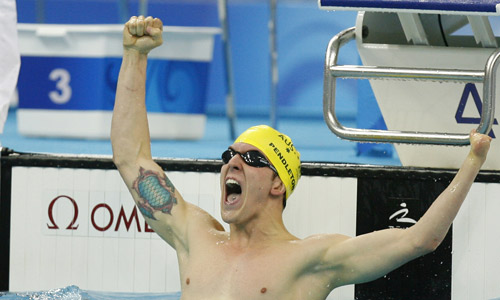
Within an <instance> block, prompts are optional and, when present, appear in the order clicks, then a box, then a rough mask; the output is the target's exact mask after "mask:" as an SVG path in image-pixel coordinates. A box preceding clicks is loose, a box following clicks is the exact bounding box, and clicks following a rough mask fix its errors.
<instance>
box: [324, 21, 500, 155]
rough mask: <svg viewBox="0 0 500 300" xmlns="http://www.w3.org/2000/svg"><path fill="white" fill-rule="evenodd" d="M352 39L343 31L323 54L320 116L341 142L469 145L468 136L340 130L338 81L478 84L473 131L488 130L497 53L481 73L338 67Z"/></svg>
mask: <svg viewBox="0 0 500 300" xmlns="http://www.w3.org/2000/svg"><path fill="white" fill-rule="evenodd" d="M354 38H355V28H354V27H353V28H349V29H346V30H344V31H342V32H340V33H339V34H337V35H336V36H334V37H333V38H332V39H331V40H330V43H329V44H328V48H327V51H326V59H325V69H324V86H323V116H324V118H325V122H326V124H327V125H328V127H329V128H330V130H331V131H332V132H333V133H335V134H336V135H337V136H339V137H340V138H343V139H347V140H352V141H358V142H373V143H406V144H433V145H456V146H463V145H468V144H469V134H451V133H437V132H419V131H397V130H373V129H358V128H349V127H344V126H343V125H342V124H341V123H340V122H339V120H338V119H337V116H336V115H335V88H336V80H337V78H339V77H342V78H358V79H359V78H372V79H376V78H388V79H406V80H408V79H409V80H429V81H455V82H482V83H483V108H482V113H481V121H480V123H479V126H478V127H477V131H478V132H480V133H483V134H485V133H487V132H489V131H490V130H491V127H492V125H493V122H494V119H495V118H494V114H495V101H494V99H493V97H494V96H495V91H496V84H495V79H496V70H497V68H498V65H499V63H500V60H499V58H500V49H498V50H497V51H495V52H494V53H493V54H491V56H490V57H489V59H488V61H487V63H486V67H485V69H484V71H467V70H446V69H418V68H396V67H365V66H339V65H337V58H338V52H339V49H340V48H341V47H342V46H343V45H345V44H346V43H348V42H349V41H351V40H353V39H354Z"/></svg>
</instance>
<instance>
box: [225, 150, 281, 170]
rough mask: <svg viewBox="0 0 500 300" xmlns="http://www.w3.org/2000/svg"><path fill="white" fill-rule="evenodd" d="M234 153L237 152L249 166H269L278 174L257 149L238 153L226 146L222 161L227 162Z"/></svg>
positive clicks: (236, 152)
mask: <svg viewBox="0 0 500 300" xmlns="http://www.w3.org/2000/svg"><path fill="white" fill-rule="evenodd" d="M236 154H239V155H240V156H241V158H242V159H243V161H244V162H245V163H246V164H247V165H249V166H251V167H256V168H263V167H269V168H270V169H271V170H273V171H274V173H276V174H278V171H276V168H275V167H274V166H273V165H272V164H271V163H270V162H269V161H268V160H267V159H266V158H265V157H264V155H262V153H260V152H259V151H257V150H251V151H247V152H245V153H240V152H238V151H235V150H233V149H231V148H228V149H227V150H226V151H224V152H223V153H222V162H223V163H224V164H227V163H228V162H229V161H230V160H231V159H232V158H233V157H234V156H235V155H236Z"/></svg>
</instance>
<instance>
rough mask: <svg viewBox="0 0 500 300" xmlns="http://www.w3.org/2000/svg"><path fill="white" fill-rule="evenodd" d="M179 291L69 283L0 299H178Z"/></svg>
mask: <svg viewBox="0 0 500 300" xmlns="http://www.w3.org/2000/svg"><path fill="white" fill-rule="evenodd" d="M180 297H181V293H180V292H177V293H112V292H95V291H85V290H82V289H80V288H79V287H77V286H74V285H71V286H67V287H64V288H60V289H53V290H48V291H38V292H18V293H2V292H0V300H116V299H123V300H135V299H137V300H139V299H145V300H179V299H180Z"/></svg>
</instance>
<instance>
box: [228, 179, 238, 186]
mask: <svg viewBox="0 0 500 300" xmlns="http://www.w3.org/2000/svg"><path fill="white" fill-rule="evenodd" d="M226 184H236V185H240V184H239V183H238V182H237V181H236V180H234V179H231V178H229V179H227V180H226Z"/></svg>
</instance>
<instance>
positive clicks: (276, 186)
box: [271, 176, 286, 196]
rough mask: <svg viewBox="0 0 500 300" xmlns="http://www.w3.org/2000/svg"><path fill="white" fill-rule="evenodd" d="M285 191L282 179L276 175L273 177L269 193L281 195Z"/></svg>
mask: <svg viewBox="0 0 500 300" xmlns="http://www.w3.org/2000/svg"><path fill="white" fill-rule="evenodd" d="M285 193H286V188H285V185H284V184H283V181H281V179H280V178H279V176H276V177H275V178H274V179H273V185H272V187H271V195H273V196H282V195H284V194H285Z"/></svg>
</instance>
